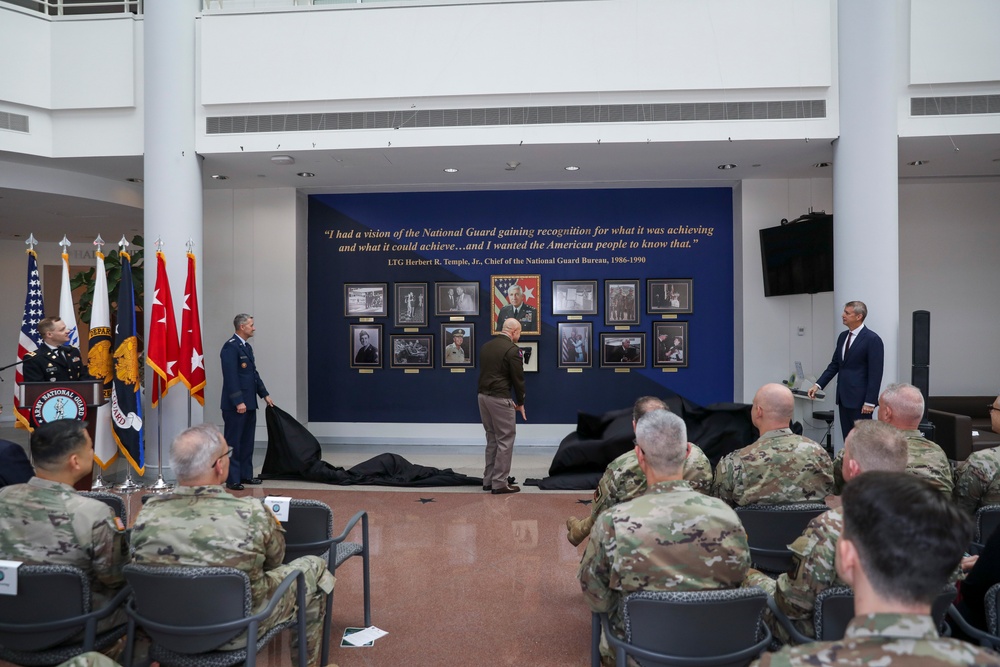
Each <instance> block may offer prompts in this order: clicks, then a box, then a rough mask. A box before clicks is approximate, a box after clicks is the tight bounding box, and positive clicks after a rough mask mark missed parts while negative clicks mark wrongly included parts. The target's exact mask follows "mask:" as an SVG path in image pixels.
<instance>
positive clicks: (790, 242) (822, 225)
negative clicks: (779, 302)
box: [760, 213, 833, 296]
mask: <svg viewBox="0 0 1000 667" xmlns="http://www.w3.org/2000/svg"><path fill="white" fill-rule="evenodd" d="M760 256H761V260H762V263H763V267H764V296H784V295H788V294H817V293H819V292H832V291H833V216H832V215H827V214H825V213H808V214H806V215H803V216H801V217H800V218H798V219H796V220H793V221H792V222H789V223H786V224H782V225H779V226H777V227H769V228H767V229H762V230H760Z"/></svg>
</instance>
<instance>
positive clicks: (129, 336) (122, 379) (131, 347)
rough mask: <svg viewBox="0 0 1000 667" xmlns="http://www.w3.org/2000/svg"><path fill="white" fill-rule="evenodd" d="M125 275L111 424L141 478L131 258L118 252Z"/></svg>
mask: <svg viewBox="0 0 1000 667" xmlns="http://www.w3.org/2000/svg"><path fill="white" fill-rule="evenodd" d="M118 256H119V257H121V262H122V275H121V282H120V283H119V284H118V321H117V323H116V325H115V377H114V383H113V386H112V389H111V421H112V424H113V425H114V431H115V441H116V442H117V443H118V451H120V452H121V453H122V455H123V456H124V457H125V458H126V459H128V462H129V463H130V464H131V465H132V468H134V469H135V471H136V472H138V473H139V474H140V475H141V474H143V472H144V471H145V468H146V461H145V443H144V441H143V435H144V431H143V428H142V386H141V384H140V381H141V379H142V365H141V363H140V359H139V338H138V336H137V329H136V325H135V292H134V291H133V289H132V258H131V257H130V256H129V254H128V253H127V252H125V251H124V250H121V251H119V253H118Z"/></svg>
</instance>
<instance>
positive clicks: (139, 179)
mask: <svg viewBox="0 0 1000 667" xmlns="http://www.w3.org/2000/svg"><path fill="white" fill-rule="evenodd" d="M125 180H126V181H128V182H129V183H142V179H141V178H126V179H125Z"/></svg>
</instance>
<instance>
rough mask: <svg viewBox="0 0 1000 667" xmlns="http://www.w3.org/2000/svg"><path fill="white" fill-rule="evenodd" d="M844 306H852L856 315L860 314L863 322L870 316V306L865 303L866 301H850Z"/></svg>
mask: <svg viewBox="0 0 1000 667" xmlns="http://www.w3.org/2000/svg"><path fill="white" fill-rule="evenodd" d="M844 307H845V308H850V309H851V310H852V311H854V314H855V315H860V316H861V321H862V322H863V321H864V320H865V318H867V317H868V306H866V305H865V302H864V301H848V302H847V303H845V304H844Z"/></svg>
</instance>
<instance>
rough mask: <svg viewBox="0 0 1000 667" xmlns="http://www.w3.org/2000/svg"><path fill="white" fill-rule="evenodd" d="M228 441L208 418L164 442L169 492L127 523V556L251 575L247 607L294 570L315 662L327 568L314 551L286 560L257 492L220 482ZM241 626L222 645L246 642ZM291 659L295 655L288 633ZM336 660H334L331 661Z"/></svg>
mask: <svg viewBox="0 0 1000 667" xmlns="http://www.w3.org/2000/svg"><path fill="white" fill-rule="evenodd" d="M232 451H233V449H232V447H227V445H226V441H225V439H224V438H223V437H222V434H221V433H219V430H218V429H217V428H216V427H215V426H214V425H212V424H201V425H199V426H194V427H192V428H189V429H187V430H186V431H184V432H183V433H181V434H180V435H178V436H177V438H175V439H174V441H173V443H172V444H171V445H170V461H171V464H172V465H173V469H174V473H175V474H176V475H177V483H178V486H177V488H176V489H175V490H174V491H173V493H169V494H165V495H161V496H156V497H154V498H150V500H149V502H147V503H146V504H145V505H144V506H143V508H142V510H141V511H140V512H139V515H138V516H137V517H136V521H135V526H134V527H133V529H132V548H133V558H134V559H135V562H136V563H138V564H140V565H163V566H174V567H176V566H185V565H189V566H196V567H234V568H236V569H238V570H243V571H244V572H246V573H247V575H248V576H249V577H250V590H251V594H252V595H253V605H254V611H258V610H260V609H261V608H263V607H264V606H265V605H266V604H267V601H268V600H269V599H270V597H271V595H272V594H273V593H274V591H275V589H276V588H278V585H279V584H280V583H281V581H282V580H283V579H284V578H285V577H286V576H287V575H288V574H289V573H290V572H292V571H293V570H301V571H302V572H303V573H304V574H305V580H306V643H307V646H308V655H309V665H310V667H318V666H319V663H320V649H321V644H322V632H323V622H324V616H325V612H326V595H328V594H330V593H332V592H333V582H334V579H333V575H331V574H330V571H329V570H327V569H326V561H325V560H323V559H322V558H320V557H319V556H303V557H301V558H296V559H295V560H293V561H292V562H291V563H288V564H287V565H282V564H281V561H282V560H283V559H284V557H285V535H284V533H285V531H284V529H283V528H282V527H281V524H280V523H278V520H277V519H276V518H275V516H274V514H272V513H271V511H270V510H269V509H267V508H266V507H265V506H264V504H263V503H262V502H261V499H260V498H252V497H243V498H240V497H237V496H233V495H230V494H229V493H228V492H226V490H225V489H224V488H223V486H222V485H223V483H225V481H226V477H227V475H228V474H229V456H230V455H231V454H232ZM295 593H296V587H295V586H292V587H291V588H289V589H288V592H287V593H286V594H285V595H284V597H282V599H281V601H280V602H279V603H278V605H277V607H276V608H275V610H274V613H273V614H271V617H270V618H269V619H268V620H267V621H265V622H264V623H262V624H261V626H260V631H259V632H260V633H261V634H263V633H264V632H266V631H267V629H268V628H270V627H273V626H274V625H276V624H278V623H283V622H285V621H287V620H290V619H294V618H295V613H296V603H295ZM246 641H247V637H246V633H243V634H241V635H239V636H238V637H236V638H235V639H233V640H232V641H230V642H229V643H227V644H225V645H224V646H223V647H222V648H223V649H231V648H240V647H243V646H246ZM291 645H292V662H293V663H297V662H298V652H297V650H296V646H297V643H296V641H295V637H294V636H293V641H292V644H291ZM334 667H335V666H334Z"/></svg>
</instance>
